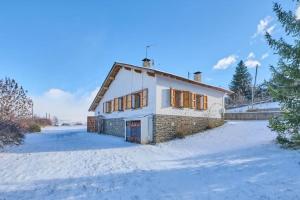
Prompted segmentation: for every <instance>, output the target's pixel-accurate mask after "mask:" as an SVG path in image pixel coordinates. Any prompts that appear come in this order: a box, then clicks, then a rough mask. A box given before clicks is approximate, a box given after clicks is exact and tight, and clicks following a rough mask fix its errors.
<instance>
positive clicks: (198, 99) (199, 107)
mask: <svg viewBox="0 0 300 200" xmlns="http://www.w3.org/2000/svg"><path fill="white" fill-rule="evenodd" d="M202 97H203V96H202V95H200V94H196V110H202V109H203V108H202V107H203V106H202V102H203V101H202V100H201V99H202Z"/></svg>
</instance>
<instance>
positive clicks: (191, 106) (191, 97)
mask: <svg viewBox="0 0 300 200" xmlns="http://www.w3.org/2000/svg"><path fill="white" fill-rule="evenodd" d="M189 108H193V93H191V92H189Z"/></svg>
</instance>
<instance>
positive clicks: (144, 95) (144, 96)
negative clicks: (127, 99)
mask: <svg viewBox="0 0 300 200" xmlns="http://www.w3.org/2000/svg"><path fill="white" fill-rule="evenodd" d="M146 106H148V89H144V90H143V92H142V107H146Z"/></svg>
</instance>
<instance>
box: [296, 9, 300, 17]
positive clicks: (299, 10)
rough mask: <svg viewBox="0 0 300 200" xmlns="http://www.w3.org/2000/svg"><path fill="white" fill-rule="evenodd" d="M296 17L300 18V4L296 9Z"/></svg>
mask: <svg viewBox="0 0 300 200" xmlns="http://www.w3.org/2000/svg"><path fill="white" fill-rule="evenodd" d="M296 19H297V20H300V6H299V7H298V8H297V10H296Z"/></svg>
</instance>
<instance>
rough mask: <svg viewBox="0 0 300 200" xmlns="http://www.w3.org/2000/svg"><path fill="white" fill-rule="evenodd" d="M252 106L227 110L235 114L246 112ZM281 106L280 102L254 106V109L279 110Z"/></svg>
mask: <svg viewBox="0 0 300 200" xmlns="http://www.w3.org/2000/svg"><path fill="white" fill-rule="evenodd" d="M251 108H252V106H251V105H247V106H242V107H238V108H232V109H227V110H226V112H227V113H234V112H246V111H247V110H249V109H251ZM279 108H280V105H279V103H278V102H266V103H259V104H255V105H253V109H279Z"/></svg>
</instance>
